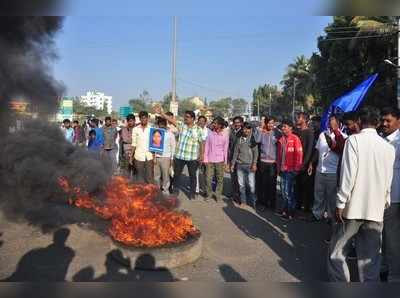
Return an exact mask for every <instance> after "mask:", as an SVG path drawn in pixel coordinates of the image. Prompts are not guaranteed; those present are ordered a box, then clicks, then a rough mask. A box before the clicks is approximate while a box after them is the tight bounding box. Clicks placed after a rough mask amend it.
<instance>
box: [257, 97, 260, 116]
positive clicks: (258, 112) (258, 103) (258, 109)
mask: <svg viewBox="0 0 400 298" xmlns="http://www.w3.org/2000/svg"><path fill="white" fill-rule="evenodd" d="M257 117H258V119H257V120H258V121H260V96H257Z"/></svg>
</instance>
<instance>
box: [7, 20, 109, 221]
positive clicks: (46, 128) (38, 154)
mask: <svg viewBox="0 0 400 298" xmlns="http://www.w3.org/2000/svg"><path fill="white" fill-rule="evenodd" d="M62 21H63V19H62V18H60V17H37V16H33V17H12V16H4V17H0V52H1V55H0V82H1V83H0V131H1V134H2V136H1V137H0V189H1V192H0V208H1V209H2V210H3V211H4V212H3V213H4V214H5V216H7V217H8V218H9V219H29V220H31V221H34V218H35V220H36V219H38V218H39V219H40V220H39V222H38V224H46V222H49V221H50V222H54V219H58V217H59V216H60V214H57V213H54V210H55V209H54V208H53V207H54V206H67V204H66V203H67V201H66V200H67V199H66V197H65V194H64V193H63V192H62V191H61V189H60V187H59V186H58V182H57V179H58V178H59V177H60V176H64V177H67V178H68V179H69V180H70V181H71V183H72V184H73V185H80V186H81V187H82V189H83V190H86V191H88V192H96V191H97V190H99V189H100V188H101V187H102V186H104V185H105V184H106V181H107V180H108V179H109V176H110V175H111V165H110V164H109V162H107V161H105V160H102V159H100V158H98V157H97V156H96V155H93V154H91V153H90V152H88V151H86V150H84V149H81V148H77V147H74V146H72V145H71V144H70V143H68V142H67V141H66V140H65V138H64V136H63V134H62V133H61V130H60V128H59V127H58V126H57V125H56V124H55V123H49V122H48V119H49V115H53V114H55V113H56V111H57V110H58V107H59V100H58V99H59V98H60V97H61V96H62V94H63V93H64V86H63V84H62V83H61V82H59V81H57V80H55V79H54V78H53V76H52V73H51V67H50V66H51V63H52V62H53V61H54V59H56V58H57V55H56V51H55V44H54V37H55V35H56V34H57V32H58V31H59V30H60V29H61V28H62ZM15 98H22V99H23V100H25V101H27V102H28V103H29V104H30V106H31V109H33V110H34V111H35V112H37V113H38V115H39V116H38V119H37V120H35V121H34V120H30V121H27V120H25V121H24V123H23V129H22V130H19V131H16V132H14V133H10V132H9V126H13V123H12V122H13V116H12V115H13V113H12V112H11V111H10V108H9V104H10V101H12V100H14V99H15ZM56 209H57V208H56ZM69 209H74V208H69ZM63 210H65V209H63ZM73 213H74V211H71V212H68V214H67V215H65V214H62V215H63V216H72V215H73Z"/></svg>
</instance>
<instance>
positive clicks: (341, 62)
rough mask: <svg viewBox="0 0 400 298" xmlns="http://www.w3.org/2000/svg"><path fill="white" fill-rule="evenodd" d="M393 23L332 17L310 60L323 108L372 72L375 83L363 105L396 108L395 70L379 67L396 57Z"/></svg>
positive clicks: (371, 18)
mask: <svg viewBox="0 0 400 298" xmlns="http://www.w3.org/2000/svg"><path fill="white" fill-rule="evenodd" d="M394 23H395V19H394V17H360V16H337V17H333V22H332V23H331V24H329V25H328V26H327V27H326V28H325V32H326V35H325V36H320V37H319V38H318V49H319V53H314V54H313V56H312V57H311V68H312V72H313V73H315V78H316V86H317V89H318V93H319V94H320V99H321V100H320V104H321V105H322V106H323V107H327V106H328V105H329V104H330V103H331V102H332V101H333V100H335V99H336V98H337V97H339V96H341V95H343V94H344V93H346V92H347V91H349V90H351V89H352V88H354V87H355V86H356V85H358V84H359V83H360V82H362V81H363V80H365V79H366V78H367V77H368V76H370V75H371V74H373V73H375V72H378V73H379V76H378V79H377V81H376V82H375V83H374V85H373V86H372V87H371V89H370V91H369V92H368V93H367V96H366V98H365V100H364V103H365V104H368V105H373V106H376V107H379V108H380V107H383V106H387V105H395V104H396V69H395V68H393V67H388V66H387V65H385V64H384V63H383V61H384V60H385V59H388V58H389V59H390V58H391V57H394V56H397V55H396V44H397V40H396V34H394V33H396V31H395V26H394ZM371 35H373V36H375V37H374V38H369V37H368V36H371ZM355 37H357V38H355ZM343 38H346V39H343Z"/></svg>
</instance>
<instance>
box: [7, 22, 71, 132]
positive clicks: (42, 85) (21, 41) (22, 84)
mask: <svg viewBox="0 0 400 298" xmlns="http://www.w3.org/2000/svg"><path fill="white" fill-rule="evenodd" d="M62 22H63V18H62V17H35V16H33V17H17V16H15V17H14V16H2V17H0V52H1V55H0V82H1V84H0V119H1V123H0V126H1V127H3V128H4V126H6V125H8V121H10V110H9V103H10V101H12V100H14V99H23V100H26V101H28V102H29V103H30V104H31V108H32V109H33V110H35V111H36V112H39V113H40V114H41V115H47V114H50V113H54V112H55V111H56V110H57V107H58V103H57V102H58V98H59V97H60V96H61V95H62V94H63V92H64V86H63V85H62V83H61V82H58V81H56V80H55V79H54V78H53V76H52V73H51V68H50V65H51V62H53V61H54V59H56V58H57V55H56V52H55V46H54V37H55V34H56V33H57V32H58V31H59V30H60V29H61V26H62ZM0 131H2V132H3V133H4V129H1V130H0Z"/></svg>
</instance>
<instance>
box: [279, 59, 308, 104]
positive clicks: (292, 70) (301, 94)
mask: <svg viewBox="0 0 400 298" xmlns="http://www.w3.org/2000/svg"><path fill="white" fill-rule="evenodd" d="M295 81H296V102H298V103H300V104H301V105H302V106H304V105H306V106H307V107H308V106H309V105H310V103H311V102H312V101H313V100H310V98H311V97H312V98H314V97H315V96H314V95H313V93H314V92H313V91H314V89H315V88H314V85H315V84H314V81H315V80H314V74H313V73H312V71H311V63H310V59H308V58H306V57H305V56H304V55H301V56H298V57H296V58H295V61H294V63H291V64H289V65H288V67H287V70H286V74H285V75H284V76H283V80H282V81H281V84H282V85H283V92H284V94H286V96H288V97H290V98H291V97H292V96H293V91H294V85H293V84H294V82H295ZM309 108H310V107H309Z"/></svg>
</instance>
